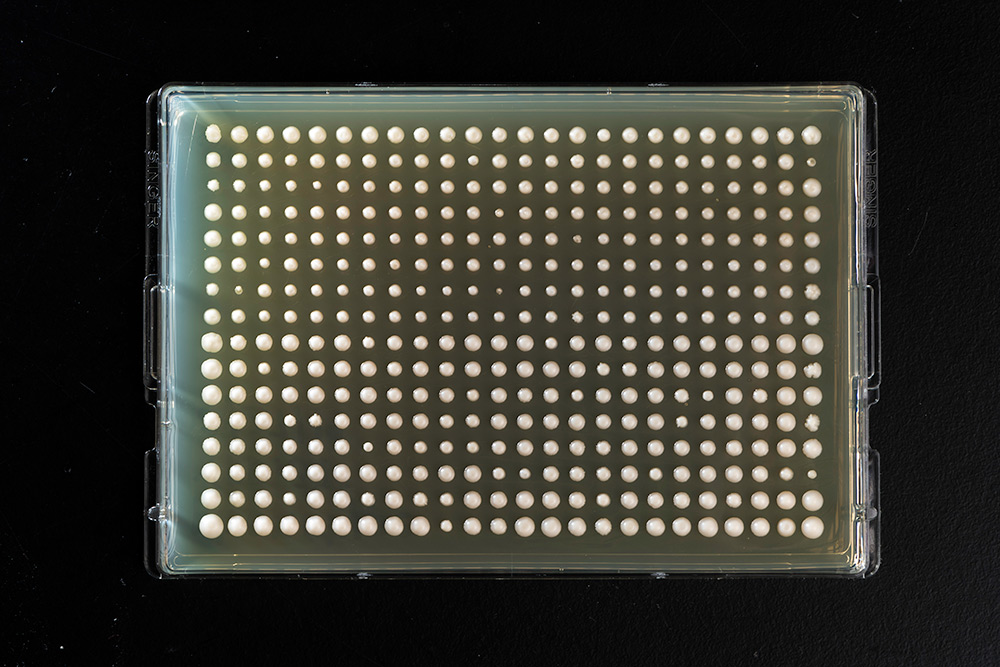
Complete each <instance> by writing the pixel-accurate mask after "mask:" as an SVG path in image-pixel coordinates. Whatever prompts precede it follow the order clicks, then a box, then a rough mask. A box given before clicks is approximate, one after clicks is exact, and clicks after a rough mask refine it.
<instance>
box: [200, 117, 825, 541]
mask: <svg viewBox="0 0 1000 667" xmlns="http://www.w3.org/2000/svg"><path fill="white" fill-rule="evenodd" d="M205 138H206V140H207V141H208V142H209V143H210V144H212V146H210V147H209V148H208V150H207V151H206V157H205V163H206V165H207V167H208V168H209V169H210V170H211V171H212V174H213V176H212V178H211V180H209V181H208V183H207V192H208V193H209V194H207V195H206V200H205V205H204V219H205V232H204V247H205V255H204V261H203V264H204V272H205V274H204V275H205V282H206V292H207V294H208V295H209V296H210V297H213V298H214V299H215V301H214V302H213V303H215V305H214V306H213V307H211V308H209V309H208V310H206V312H205V313H204V321H205V324H206V329H205V331H204V332H203V335H202V336H201V340H200V346H201V349H202V351H203V353H204V360H203V362H202V364H201V373H202V375H203V377H204V382H205V384H204V387H203V389H202V392H201V400H202V402H203V404H204V406H205V408H204V415H203V425H204V429H205V437H204V442H203V451H204V465H203V467H202V468H201V477H202V479H203V482H204V487H205V488H204V491H203V492H202V494H201V504H202V506H203V507H204V514H203V515H202V517H201V520H200V522H199V529H200V532H201V533H202V535H204V536H205V537H207V538H218V537H220V536H222V535H223V534H226V533H228V534H229V535H231V536H234V537H240V536H243V535H245V534H247V533H248V532H250V531H253V532H254V533H255V534H257V535H260V536H267V535H272V534H273V535H275V536H278V535H295V534H299V533H305V534H308V535H312V536H319V535H324V534H333V535H335V536H347V535H352V536H353V535H359V536H373V535H376V534H382V533H384V534H386V535H389V536H401V535H412V536H416V537H423V536H426V535H430V534H432V533H434V532H435V531H441V532H454V533H464V534H467V535H469V536H474V535H480V534H483V535H489V534H492V535H505V534H509V535H512V536H519V537H523V538H528V537H543V538H545V537H547V538H554V537H557V536H559V535H563V534H567V535H570V536H576V537H579V536H582V535H585V534H588V533H591V532H593V533H596V534H597V535H601V536H604V535H619V536H624V537H633V536H636V535H640V534H643V533H645V534H647V535H649V536H652V537H660V536H662V535H665V534H671V535H673V536H675V538H687V539H694V538H695V537H698V536H700V537H703V538H714V539H725V538H740V537H744V538H750V537H753V536H756V537H763V536H766V535H769V534H777V535H779V536H781V537H786V538H787V537H791V536H793V535H796V534H797V533H801V535H803V536H804V537H805V538H808V539H816V538H819V537H821V536H822V535H823V534H824V531H825V530H826V528H825V525H824V521H823V519H822V518H821V516H820V514H821V510H822V508H823V507H824V498H823V496H822V494H821V493H820V491H818V490H817V489H815V488H809V487H810V484H811V481H812V480H816V479H817V476H818V475H817V472H816V471H815V470H814V469H812V467H811V465H810V461H811V460H814V459H816V458H818V457H820V456H822V449H823V448H822V432H821V424H820V418H819V415H818V414H817V411H818V409H819V408H818V406H820V405H821V404H822V403H823V400H824V396H823V393H822V391H821V389H820V388H819V387H817V386H816V384H815V383H816V378H819V377H820V376H821V373H822V364H823V360H824V359H825V358H826V357H825V356H824V354H825V353H824V349H825V343H826V341H824V339H823V336H822V333H821V330H820V329H818V327H819V325H820V323H821V322H822V318H823V313H824V307H823V306H824V301H823V297H822V294H821V290H820V287H819V284H818V282H819V280H818V277H817V276H818V274H821V272H822V266H821V263H820V261H819V259H817V258H816V257H815V256H813V254H812V253H813V251H815V249H817V248H818V247H819V246H820V245H821V243H822V242H823V238H822V234H821V228H820V226H819V225H817V224H816V223H818V222H819V221H820V220H821V219H822V215H823V211H822V209H821V207H820V206H819V204H818V203H817V198H818V197H819V196H820V195H821V193H822V192H823V183H822V182H821V179H820V178H819V177H818V176H816V175H815V172H816V170H815V166H816V164H817V160H816V158H815V157H814V155H813V154H812V151H811V149H810V147H812V146H816V145H817V144H819V143H820V142H821V141H822V132H821V131H820V130H819V129H818V128H817V127H815V126H812V125H809V126H806V127H801V128H793V127H786V126H777V127H760V126H755V127H736V126H729V125H724V124H720V125H718V126H712V125H706V126H704V127H690V128H688V127H650V126H640V125H639V123H638V122H636V124H635V126H626V127H597V128H583V127H581V126H577V125H573V124H572V123H566V124H561V125H559V126H554V127H544V126H537V127H536V126H531V125H511V126H509V127H488V126H483V127H479V126H475V125H470V126H458V125H454V126H453V125H447V124H445V125H442V126H440V127H423V126H420V127H404V126H403V124H402V121H401V123H400V125H391V126H379V127H374V126H370V125H362V126H337V127H333V126H331V127H322V126H311V127H304V126H303V127H297V126H291V125H290V126H284V127H277V126H276V127H270V126H266V125H265V126H260V127H245V126H243V125H237V126H234V127H226V128H223V127H220V126H218V125H215V124H212V125H209V126H208V127H207V128H206V129H205ZM767 149H771V150H767ZM775 151H776V152H777V153H778V154H779V156H778V157H777V158H776V160H775V164H776V166H777V167H778V170H777V171H774V170H773V168H771V167H772V165H770V164H769V162H770V160H769V158H768V157H767V155H771V154H773V153H774V152H775ZM253 165H256V167H254V168H252V166H253ZM304 165H308V167H307V168H306V169H303V168H302V166H304ZM293 174H294V175H293ZM226 191H231V192H233V193H235V194H236V195H238V196H236V197H235V200H236V201H239V202H240V203H237V204H235V205H232V206H227V207H225V208H224V207H223V206H222V205H221V204H220V203H218V202H219V201H220V200H221V197H218V196H217V195H216V193H219V192H226ZM431 194H434V195H435V196H433V197H432V196H431ZM348 195H350V196H348ZM403 195H411V197H410V198H406V197H404V196H403ZM397 200H398V201H399V202H400V203H396V201H397ZM289 201H293V202H294V203H291V204H289V203H287V202H289ZM412 201H417V204H416V205H412V206H411V205H406V206H404V205H403V202H412ZM424 201H426V203H423V202H424ZM442 201H443V202H444V204H443V205H441V204H440V203H441V202H442ZM278 202H285V203H284V204H282V203H278ZM435 202H436V203H435ZM588 218H589V219H591V220H597V221H601V222H606V223H607V224H606V225H604V226H603V227H602V229H603V230H604V231H601V232H600V233H597V234H596V235H595V236H593V238H589V237H588V238H585V237H584V236H583V235H581V234H580V233H578V232H577V231H576V227H575V226H574V222H580V221H583V220H585V219H588ZM750 221H752V222H753V223H755V224H741V223H747V222H750ZM765 221H773V222H774V224H772V225H763V224H760V223H763V222H765ZM671 246H673V250H676V253H673V254H672V252H671ZM709 249H712V250H709ZM414 255H416V256H417V259H416V260H413V261H412V263H410V262H404V261H403V260H402V259H400V258H402V257H409V256H414ZM675 255H676V257H678V259H676V260H675V261H672V262H667V261H664V260H662V259H661V257H673V256H675ZM255 267H256V268H255ZM252 268H253V270H251V269H252ZM358 269H360V271H359V270H358ZM386 271H388V273H386ZM384 275H389V276H391V278H390V279H389V280H388V282H386V281H385V280H384V279H383V278H382V277H381V276H384ZM616 277H621V278H623V280H616V279H615V278H616ZM618 283H622V284H621V285H620V286H619V287H617V288H612V287H611V285H612V284H618ZM432 290H436V291H438V292H439V293H440V294H439V295H434V296H436V297H437V299H436V300H434V301H430V300H428V301H427V307H426V308H425V307H424V306H423V301H422V299H423V298H424V297H428V296H429V295H431V294H430V293H431V291H432ZM302 296H307V298H306V299H304V300H303V299H301V297H302ZM440 297H443V299H441V298H440ZM496 297H505V298H504V299H503V300H501V299H498V298H496ZM675 297H676V298H675ZM511 299H513V300H511ZM292 303H295V304H298V305H297V306H296V307H292V305H291V304H292ZM442 303H445V304H450V305H448V306H446V307H441V306H440V304H442ZM574 303H586V304H589V305H588V307H587V308H582V307H581V308H577V307H574V306H572V304H574ZM412 304H416V305H412ZM567 304H569V305H567ZM671 304H681V305H680V306H676V305H671ZM411 305H412V307H411ZM224 321H226V326H225V327H223V326H222V323H223V322H224ZM324 322H325V323H333V324H330V325H329V326H326V325H325V326H318V325H320V324H321V323H324ZM348 323H351V324H352V326H351V327H350V328H349V329H348V328H346V327H343V326H339V325H346V324H348ZM358 323H360V326H358ZM428 323H430V324H434V325H435V326H433V327H430V328H429V329H427V328H421V329H419V331H433V332H435V333H434V335H425V334H424V333H416V334H415V333H414V331H416V329H415V328H414V325H422V324H428ZM275 325H278V326H275ZM705 325H711V327H710V328H709V329H706V328H705ZM338 326H339V329H338ZM223 329H225V330H226V331H230V330H232V331H236V332H238V333H235V334H233V335H229V336H227V337H224V336H223V335H222V334H220V333H219V331H220V330H223ZM339 330H343V331H348V330H349V331H351V332H363V333H336V332H337V331H339ZM706 331H711V332H714V333H705V332H706ZM269 332H270V333H269ZM274 332H280V333H274ZM774 332H778V333H774ZM827 354H828V352H827ZM404 358H405V359H407V360H414V361H407V362H406V363H404V362H403V359H404ZM449 378H454V379H455V380H456V381H455V382H453V383H451V384H453V385H454V386H455V387H459V386H465V387H467V386H471V387H473V388H469V389H467V390H464V391H459V390H457V389H453V388H451V387H450V386H449ZM459 378H461V381H459V380H458V379H459ZM582 378H587V381H586V382H584V381H582V380H581V379H582ZM593 378H597V380H594V379H593ZM766 378H767V379H769V382H768V383H764V382H762V381H763V380H765V379H766ZM774 378H778V379H780V383H779V384H780V385H781V386H780V388H778V389H777V390H773V389H772V390H770V391H769V390H768V389H765V388H764V385H765V384H767V386H768V387H773V379H774ZM376 379H377V381H376ZM368 380H371V381H370V383H368ZM442 380H443V382H442ZM594 385H597V386H599V388H597V389H596V390H586V391H585V390H584V389H583V387H590V386H594ZM757 385H760V386H757ZM376 386H388V387H389V388H388V389H386V390H379V389H376ZM349 387H360V388H359V389H354V390H352V389H351V388H349ZM432 387H439V388H438V389H432ZM705 387H712V388H711V389H708V388H705ZM300 423H304V424H307V425H308V427H309V428H311V429H313V430H315V431H316V432H317V434H318V433H319V432H320V431H321V427H323V426H324V425H325V424H326V425H328V424H330V423H332V424H333V425H334V426H335V427H336V429H338V430H339V431H342V432H343V433H344V434H351V436H350V437H342V438H336V439H334V440H333V441H330V440H328V439H324V438H323V437H319V436H318V435H317V437H315V438H310V439H308V440H306V441H298V440H294V439H290V438H286V437H283V436H282V433H283V428H282V427H286V428H289V429H291V428H292V427H295V426H296V425H298V424H300ZM463 426H464V427H465V430H461V432H462V433H466V434H467V433H474V434H475V437H473V438H465V437H457V436H452V434H453V433H457V432H458V431H457V429H461V427H463ZM326 432H328V431H326ZM368 434H370V437H368ZM386 434H388V437H386ZM431 449H437V450H438V452H439V453H440V454H442V455H444V457H445V460H449V459H448V457H449V456H453V457H454V460H455V461H456V463H455V464H454V465H452V464H447V463H445V464H441V465H435V466H428V465H425V464H423V463H422V462H421V461H422V457H425V456H426V455H427V453H428V452H429V451H430V450H431ZM224 451H228V452H229V454H230V456H229V457H228V458H225V461H226V464H225V465H220V463H218V462H217V461H221V460H222V459H223V452H224ZM352 451H354V452H357V451H361V452H363V453H364V454H365V456H364V457H363V459H362V460H363V461H364V463H361V464H357V463H356V461H357V460H358V459H357V457H354V458H350V459H349V458H347V457H346V455H347V454H348V453H349V452H352ZM331 452H332V453H333V454H334V455H335V456H337V457H342V458H343V460H341V461H339V462H334V463H333V464H332V465H331V464H329V461H330V460H329V459H327V458H323V457H322V456H321V455H323V454H324V453H326V454H330V453H331ZM463 452H464V455H463V456H461V457H458V456H457V455H456V454H458V453H463ZM566 452H569V454H570V458H569V459H566V458H564V457H560V454H565V453H566ZM774 454H777V459H775V458H774ZM435 460H440V459H435ZM460 460H461V461H463V462H465V463H462V464H459V463H458V461H460ZM470 460H474V461H477V462H476V463H468V461H470ZM334 461H336V459H334ZM348 461H354V462H355V463H348ZM775 461H777V463H775ZM803 478H805V479H808V480H810V483H808V484H805V485H803V484H801V483H800V480H801V479H803ZM303 480H308V484H307V485H306V486H308V487H310V488H309V489H308V490H307V491H306V492H304V493H302V492H300V493H298V494H297V493H296V492H294V491H292V490H291V489H293V488H294V489H301V488H303V485H302V483H301V482H302V481H303ZM566 480H568V481H570V482H571V483H572V486H571V487H567V486H566V485H565V484H564V482H565V481H566ZM793 480H794V488H796V489H803V488H805V489H806V490H805V491H800V492H799V493H795V492H793V491H792V490H791V488H792V487H793ZM557 481H560V483H558V484H557ZM223 482H225V483H223ZM292 482H295V484H292ZM223 486H225V487H226V488H232V487H238V488H239V489H241V490H237V491H232V492H230V493H228V495H226V496H223V494H222V492H221V491H220V490H219V489H220V487H223ZM404 489H406V491H404ZM567 489H568V490H567ZM359 507H360V508H361V509H358V508H359ZM435 508H437V509H440V508H462V512H460V513H459V514H460V515H461V516H462V517H463V518H462V519H460V520H457V521H453V520H451V519H444V520H441V521H434V522H432V520H431V519H430V518H429V517H430V516H432V515H434V514H440V512H435V511H434V509H435ZM566 508H570V509H571V510H572V511H570V512H566V511H565V510H566ZM748 508H752V509H751V510H750V511H748ZM557 509H558V510H559V511H558V512H556V511H555V510H557ZM557 514H558V516H556V515H557ZM792 516H795V517H796V518H797V520H793V519H792V518H790V517H792ZM560 517H562V518H560ZM689 536H690V537H689Z"/></svg>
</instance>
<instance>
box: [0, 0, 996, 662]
mask: <svg viewBox="0 0 1000 667" xmlns="http://www.w3.org/2000/svg"><path fill="white" fill-rule="evenodd" d="M142 5H143V3H138V2H133V3H130V4H129V5H123V9H120V10H116V11H104V10H101V9H98V8H97V7H95V6H91V5H90V4H89V3H73V4H70V3H52V4H51V5H50V6H48V7H46V6H39V5H26V4H24V5H22V4H18V3H10V2H7V3H3V5H2V6H0V125H2V132H0V169H2V171H0V248H2V252H3V255H2V257H3V259H2V262H0V280H2V282H0V304H2V307H0V318H2V319H0V321H2V328H0V345H2V348H0V349H2V354H0V372H2V375H0V377H2V380H3V382H2V387H3V402H2V413H0V414H2V415H3V420H2V422H0V424H2V428H0V499H2V500H0V577H2V587H0V615H7V616H8V618H7V619H6V620H4V621H2V622H0V663H3V664H21V663H24V664H45V663H64V664H70V663H73V664H79V663H81V662H84V661H85V660H86V659H87V658H88V657H90V658H93V659H94V660H96V662H97V663H99V664H137V663H140V662H142V663H151V664H156V663H184V664H202V663H209V662H223V663H225V662H232V661H238V662H247V663H249V662H254V663H259V662H278V661H279V660H282V659H284V660H286V661H287V660H290V659H294V661H295V662H301V663H311V662H325V663H341V662H347V663H361V664H365V663H368V664H397V663H410V662H415V661H418V660H419V661H434V662H435V663H443V662H445V661H446V660H452V659H457V658H459V657H460V656H461V658H462V659H463V660H465V661H469V662H473V661H474V662H476V663H479V662H482V663H490V664H496V663H502V664H511V663H513V662H514V661H521V662H524V663H526V664H548V663H555V664H580V663H583V662H592V661H593V662H596V661H600V662H602V663H611V664H651V663H661V664H697V663H701V662H708V663H715V664H768V665H770V664H778V663H787V664H850V663H854V664H888V665H910V664H990V663H993V664H996V663H997V662H1000V648H998V641H1000V637H998V627H997V626H998V612H997V603H998V601H1000V585H998V582H997V572H998V564H1000V560H998V556H997V552H998V548H1000V539H998V534H1000V526H998V521H997V519H998V509H1000V507H998V505H1000V503H998V497H1000V494H998V491H997V485H998V483H1000V474H998V470H1000V466H998V442H997V441H998V425H1000V420H998V410H1000V408H998V400H997V399H998V386H1000V385H998V381H997V371H998V356H1000V355H998V353H997V349H998V345H997V342H996V338H997V336H998V334H997V332H996V326H997V315H998V312H997V305H998V287H1000V286H998V283H997V278H998V263H997V260H996V252H995V250H996V248H997V241H998V239H1000V235H998V232H997V230H998V228H1000V202H998V200H1000V197H998V162H1000V161H998V151H1000V122H998V121H997V114H998V111H1000V110H998V102H1000V99H998V97H1000V94H998V90H1000V89H998V85H997V79H998V77H1000V51H998V45H997V42H998V37H997V33H998V29H1000V6H998V5H996V4H995V3H993V4H991V3H982V5H975V4H961V3H914V2H909V1H904V2H895V1H894V2H886V3H877V4H876V3H869V2H860V1H851V0H847V1H842V2H835V3H830V4H829V5H827V6H822V5H817V4H813V3H805V2H795V3H789V4H787V5H785V6H778V5H773V6H772V4H771V3H757V2H741V3H721V2H713V3H709V2H699V1H695V0H689V1H688V2H685V3H669V2H662V3H658V4H657V5H655V8H654V9H643V8H640V7H639V6H637V5H636V6H633V5H631V4H629V3H605V4H602V5H595V6H593V7H592V8H588V6H587V4H586V3H578V4H576V5H569V6H567V7H564V8H561V9H552V10H545V9H544V8H543V7H542V3H536V6H535V7H534V8H531V9H523V8H517V7H514V6H509V5H507V4H493V3H487V4H483V5H482V6H481V7H479V6H478V5H476V4H474V3H469V4H468V5H467V6H466V7H465V8H450V9H449V8H441V7H440V6H435V7H428V8H423V7H418V6H413V5H408V6H405V7H396V6H387V7H379V6H377V5H376V4H374V3H329V4H324V5H322V7H324V9H323V10H322V11H321V10H320V9H318V8H310V7H301V8H298V7H295V6H293V5H292V4H291V3H269V4H267V5H261V6H250V3H247V4H246V5H245V6H244V5H240V4H237V3H230V4H229V5H227V6H225V7H221V8H211V7H208V6H207V5H204V4H203V5H198V6H196V7H194V8H191V9H186V8H182V7H180V6H177V5H163V6H160V5H156V6H153V5H150V7H148V8H145V7H143V6H142ZM126 6H127V7H130V8H131V9H124V7H126ZM475 7H479V8H478V9H477V10H475V13H473V11H474V8H475ZM153 9H155V10H156V11H155V13H154V12H153V11H152V10H153ZM843 80H853V81H857V82H859V83H861V84H862V85H864V86H866V87H868V88H869V89H871V90H873V91H874V93H875V95H876V96H877V98H878V101H879V121H880V136H879V170H880V174H879V179H880V200H879V201H880V208H881V275H882V286H883V305H882V318H883V319H882V321H883V362H884V377H885V380H884V382H883V389H882V400H881V402H880V403H879V404H878V405H877V406H876V407H875V408H874V410H873V414H872V432H871V440H872V443H873V446H874V447H875V448H877V449H878V450H879V451H880V452H881V455H882V515H883V522H882V527H883V545H884V546H883V550H882V557H883V562H882V568H881V570H880V571H879V572H878V573H877V574H876V575H875V576H874V577H873V578H871V579H867V580H859V581H840V580H825V579H806V580H801V579H800V580H790V579H783V580H782V579H762V580H761V579H757V580H746V579H744V580H720V581H714V580H678V581H669V580H668V581H645V580H639V581H636V580H619V581H614V580H612V581H570V580H545V581H457V580H444V581H315V580H314V581H275V580H272V581H252V580H251V581H157V580H154V579H152V578H150V577H149V576H148V575H147V574H146V573H145V571H144V569H143V565H142V524H143V520H144V519H143V507H142V493H143V487H142V479H143V470H142V460H143V452H144V451H145V450H146V449H148V448H149V447H150V446H151V443H152V440H153V411H152V408H150V407H149V406H147V405H146V404H145V403H144V400H143V392H142V386H141V381H140V357H141V339H142V328H141V300H140V285H141V282H142V278H143V273H144V259H143V252H144V251H143V178H144V171H143V170H144V165H143V148H144V146H143V141H144V131H145V128H144V111H145V108H144V104H145V99H146V96H147V95H148V94H149V93H150V92H152V91H153V90H154V89H155V88H158V87H159V86H161V85H163V84H164V83H167V82H170V81H209V82H226V81H239V82H305V81H327V82H361V81H376V82H393V81H399V82H404V81H410V82H567V83H573V82H614V81H622V82H642V81H671V82H678V83H680V82H780V81H843Z"/></svg>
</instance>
